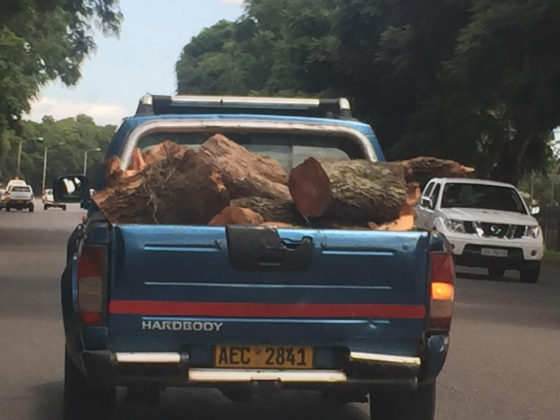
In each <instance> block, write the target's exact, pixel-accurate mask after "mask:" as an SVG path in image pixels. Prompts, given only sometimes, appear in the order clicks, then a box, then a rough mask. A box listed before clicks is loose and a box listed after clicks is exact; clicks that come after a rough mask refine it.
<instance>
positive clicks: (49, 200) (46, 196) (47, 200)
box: [43, 188, 66, 210]
mask: <svg viewBox="0 0 560 420" xmlns="http://www.w3.org/2000/svg"><path fill="white" fill-rule="evenodd" d="M52 207H58V208H61V209H62V210H66V204H64V203H57V202H56V201H55V200H54V195H53V190H52V188H48V189H46V190H45V192H44V193H43V210H48V209H50V208H52Z"/></svg>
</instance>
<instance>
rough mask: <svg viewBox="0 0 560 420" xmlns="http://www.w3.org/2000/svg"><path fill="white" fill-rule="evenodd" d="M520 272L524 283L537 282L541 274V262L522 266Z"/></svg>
mask: <svg viewBox="0 0 560 420" xmlns="http://www.w3.org/2000/svg"><path fill="white" fill-rule="evenodd" d="M519 274H520V277H521V281H522V282H523V283H536V282H537V280H538V279H539V275H540V274H541V262H540V261H538V262H537V263H536V264H531V265H528V266H527V267H524V268H522V269H521V270H519Z"/></svg>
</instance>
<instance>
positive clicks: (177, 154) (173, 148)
mask: <svg viewBox="0 0 560 420" xmlns="http://www.w3.org/2000/svg"><path fill="white" fill-rule="evenodd" d="M187 150H189V148H188V146H185V145H180V144H177V143H174V142H172V141H171V140H165V141H162V142H161V143H158V144H156V145H155V146H152V147H151V148H149V149H147V150H145V151H144V152H142V158H143V159H144V161H145V162H146V165H151V164H153V163H154V162H157V161H158V160H161V159H178V160H181V159H183V157H184V155H185V153H187Z"/></svg>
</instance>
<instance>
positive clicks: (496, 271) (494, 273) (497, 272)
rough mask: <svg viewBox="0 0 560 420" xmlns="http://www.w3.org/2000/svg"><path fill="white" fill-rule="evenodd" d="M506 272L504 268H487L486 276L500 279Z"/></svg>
mask: <svg viewBox="0 0 560 420" xmlns="http://www.w3.org/2000/svg"><path fill="white" fill-rule="evenodd" d="M505 272H506V269H505V268H501V267H488V274H489V275H490V277H502V276H503V275H504V273H505Z"/></svg>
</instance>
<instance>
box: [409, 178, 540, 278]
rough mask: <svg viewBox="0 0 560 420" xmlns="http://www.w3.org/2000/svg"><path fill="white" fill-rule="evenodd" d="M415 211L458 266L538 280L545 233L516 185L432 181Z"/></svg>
mask: <svg viewBox="0 0 560 420" xmlns="http://www.w3.org/2000/svg"><path fill="white" fill-rule="evenodd" d="M416 211H417V213H416V226H417V227H418V228H421V229H428V230H432V229H435V230H437V231H438V232H440V233H442V234H443V235H444V236H445V237H446V238H447V240H448V241H449V243H450V244H451V248H452V250H453V255H454V259H455V263H456V264H457V265H464V266H471V267H486V268H487V269H488V273H489V274H490V276H493V277H499V276H502V275H503V274H504V271H505V270H506V269H515V270H519V272H520V277H521V281H523V282H525V283H536V282H537V280H538V278H539V273H540V267H541V259H542V257H543V253H544V244H543V236H542V231H541V228H540V227H539V224H538V222H537V220H536V219H535V218H534V217H533V216H532V215H531V213H530V211H529V209H528V208H527V206H526V205H525V202H524V201H523V199H522V198H521V196H520V195H519V192H518V191H517V189H516V188H515V187H514V186H513V185H511V184H506V183H503V182H495V181H489V180H485V179H468V178H434V179H432V180H430V182H429V183H428V184H427V185H426V188H424V191H423V193H422V197H421V199H420V203H419V204H418V206H417V208H416Z"/></svg>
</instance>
